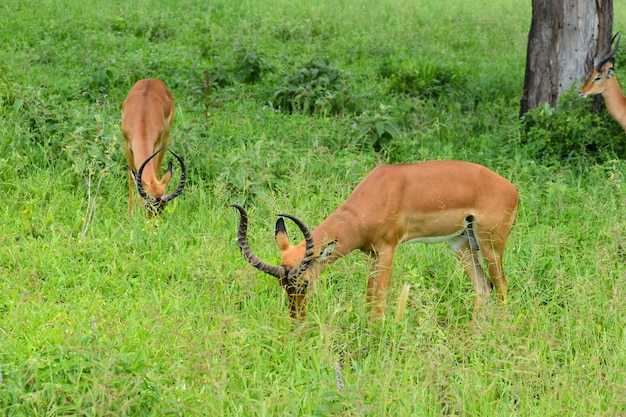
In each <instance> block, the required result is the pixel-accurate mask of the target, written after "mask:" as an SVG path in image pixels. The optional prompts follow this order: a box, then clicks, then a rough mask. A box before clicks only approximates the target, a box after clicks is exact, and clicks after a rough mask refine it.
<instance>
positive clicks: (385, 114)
mask: <svg viewBox="0 0 626 417" xmlns="http://www.w3.org/2000/svg"><path fill="white" fill-rule="evenodd" d="M355 132H356V136H357V139H358V141H359V142H360V143H362V144H364V145H369V146H371V147H372V148H373V149H374V150H375V151H376V152H380V151H381V150H382V148H383V147H384V146H385V145H387V144H388V143H389V142H390V141H391V140H392V139H394V138H395V137H397V136H398V135H399V134H400V128H399V127H398V123H397V122H396V120H395V119H394V117H393V116H392V115H390V114H389V108H388V107H387V106H384V105H380V107H379V108H378V111H374V112H372V111H365V112H363V113H362V114H361V115H360V116H359V117H357V119H356V125H355Z"/></svg>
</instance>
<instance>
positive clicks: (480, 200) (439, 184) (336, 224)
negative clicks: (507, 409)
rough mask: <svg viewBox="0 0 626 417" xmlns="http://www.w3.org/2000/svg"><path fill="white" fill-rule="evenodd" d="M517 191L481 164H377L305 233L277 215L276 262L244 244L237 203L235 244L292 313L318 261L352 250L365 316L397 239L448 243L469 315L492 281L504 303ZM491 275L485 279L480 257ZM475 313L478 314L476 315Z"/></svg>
mask: <svg viewBox="0 0 626 417" xmlns="http://www.w3.org/2000/svg"><path fill="white" fill-rule="evenodd" d="M517 204H518V195H517V189H516V188H515V186H514V185H513V184H511V183H510V182H509V181H508V180H506V179H504V178H502V177H501V176H499V175H498V174H496V173H495V172H493V171H490V170H489V169H487V168H486V167H484V166H482V165H477V164H472V163H469V162H461V161H428V162H421V163H413V164H396V165H382V166H379V167H377V168H375V169H374V170H373V171H372V172H370V174H369V175H367V176H366V177H365V178H364V179H363V181H361V183H360V184H359V185H358V186H357V187H356V188H355V189H354V191H353V192H352V195H351V196H350V197H349V198H348V199H347V200H346V201H345V202H344V203H343V204H342V205H341V206H340V207H339V208H338V209H337V210H336V211H335V212H334V213H333V214H331V215H330V216H329V217H328V218H327V219H326V220H324V221H323V222H322V224H321V225H320V226H318V227H317V228H315V229H314V230H313V231H312V232H310V231H309V229H308V228H307V226H306V225H305V224H304V223H303V222H302V221H301V220H300V219H298V218H297V217H295V216H292V215H289V214H279V215H278V216H279V217H280V218H279V219H278V221H277V222H276V228H275V239H276V243H277V244H278V247H279V249H280V251H281V252H282V258H281V262H280V266H275V265H270V264H267V263H265V262H263V261H262V260H261V259H260V258H258V257H257V256H256V255H254V253H253V252H252V249H251V248H250V244H249V243H248V214H247V213H246V210H245V209H244V208H243V207H241V206H240V205H238V204H233V205H232V206H233V207H235V208H236V209H237V210H239V214H240V223H239V229H238V233H237V243H238V245H239V248H240V250H241V252H242V254H243V256H244V258H245V259H246V260H247V261H248V262H249V263H250V264H251V265H252V266H254V267H255V268H257V269H258V270H260V271H262V272H265V273H267V274H269V275H272V276H274V277H276V278H278V280H279V282H280V283H281V285H282V286H283V287H284V288H285V290H286V291H287V294H288V295H289V300H290V309H291V317H292V318H294V319H297V320H302V319H304V317H305V316H306V303H307V290H308V289H309V284H313V283H314V282H315V280H316V279H317V277H318V276H319V274H320V272H321V271H322V270H323V269H324V267H325V266H326V265H327V264H329V263H331V262H334V261H335V260H337V259H338V258H340V257H342V256H345V255H346V254H348V253H349V252H351V251H353V250H356V249H359V250H361V251H363V252H365V254H366V255H367V258H368V264H369V265H370V268H371V272H370V277H369V280H368V284H367V302H368V304H369V305H371V306H373V310H372V316H373V317H377V316H380V315H382V314H383V313H384V307H385V303H386V293H387V289H388V288H389V281H390V280H391V272H392V269H393V258H394V254H395V251H396V248H397V247H398V245H399V244H401V243H408V242H423V243H437V242H445V241H447V242H448V243H449V244H450V246H451V247H452V249H454V251H455V252H456V255H457V258H458V259H459V260H460V261H461V264H462V265H463V268H464V269H465V272H466V273H467V275H468V277H469V278H470V280H471V282H472V285H473V287H474V292H475V295H476V297H475V300H474V318H475V319H476V318H477V315H478V314H482V315H483V316H485V317H486V315H487V309H486V307H487V303H488V300H489V292H490V289H491V284H490V282H491V283H493V284H494V285H495V289H496V293H497V297H498V301H499V303H500V304H504V302H505V299H506V293H507V287H508V283H507V280H506V277H505V275H504V270H503V269H502V254H503V252H504V246H505V243H506V240H507V237H508V236H509V233H510V231H511V227H512V226H513V221H514V220H515V215H516V213H517ZM284 217H286V218H288V219H290V220H292V221H293V222H294V223H295V224H296V225H297V226H298V227H299V228H300V230H301V231H302V233H303V234H304V241H303V242H301V243H300V244H298V245H296V246H292V245H291V244H290V243H289V240H288V238H287V232H286V229H285V223H284V220H283V218H284ZM483 259H484V260H485V261H486V263H487V267H488V269H489V275H490V276H491V279H490V282H489V281H488V280H487V279H486V276H485V272H484V270H483V267H482V266H481V261H482V260H483ZM481 311H482V313H481Z"/></svg>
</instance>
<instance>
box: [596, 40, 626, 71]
mask: <svg viewBox="0 0 626 417" xmlns="http://www.w3.org/2000/svg"><path fill="white" fill-rule="evenodd" d="M621 38H622V34H621V32H617V33H616V34H615V35H613V38H612V39H611V43H609V46H608V47H607V48H606V49H605V52H604V53H603V54H602V55H600V56H599V57H598V58H596V60H595V67H596V70H598V71H602V67H603V66H604V64H606V63H607V62H608V61H611V62H614V61H615V57H614V55H615V52H616V51H617V48H619V41H620V39H621ZM614 42H615V46H613V47H611V46H612V45H613V43H614Z"/></svg>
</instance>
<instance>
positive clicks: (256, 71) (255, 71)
mask: <svg viewBox="0 0 626 417" xmlns="http://www.w3.org/2000/svg"><path fill="white" fill-rule="evenodd" d="M234 61H235V62H234V65H233V73H234V74H235V76H236V78H237V79H238V80H239V81H241V82H244V83H246V84H253V83H255V82H257V81H259V80H260V79H261V76H262V75H263V73H265V72H267V71H269V70H270V69H271V68H272V67H271V65H269V64H268V63H267V62H265V60H264V59H263V58H262V56H261V55H260V54H258V53H256V52H254V51H251V50H249V49H246V48H238V49H237V50H235V54H234Z"/></svg>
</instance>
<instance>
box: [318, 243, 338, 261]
mask: <svg viewBox="0 0 626 417" xmlns="http://www.w3.org/2000/svg"><path fill="white" fill-rule="evenodd" d="M336 245H337V239H335V240H333V241H332V242H329V243H327V244H325V245H324V247H323V248H322V250H321V251H320V256H318V257H317V261H318V262H323V261H325V260H326V259H328V258H329V257H330V255H332V254H333V252H334V251H335V246H336Z"/></svg>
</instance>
